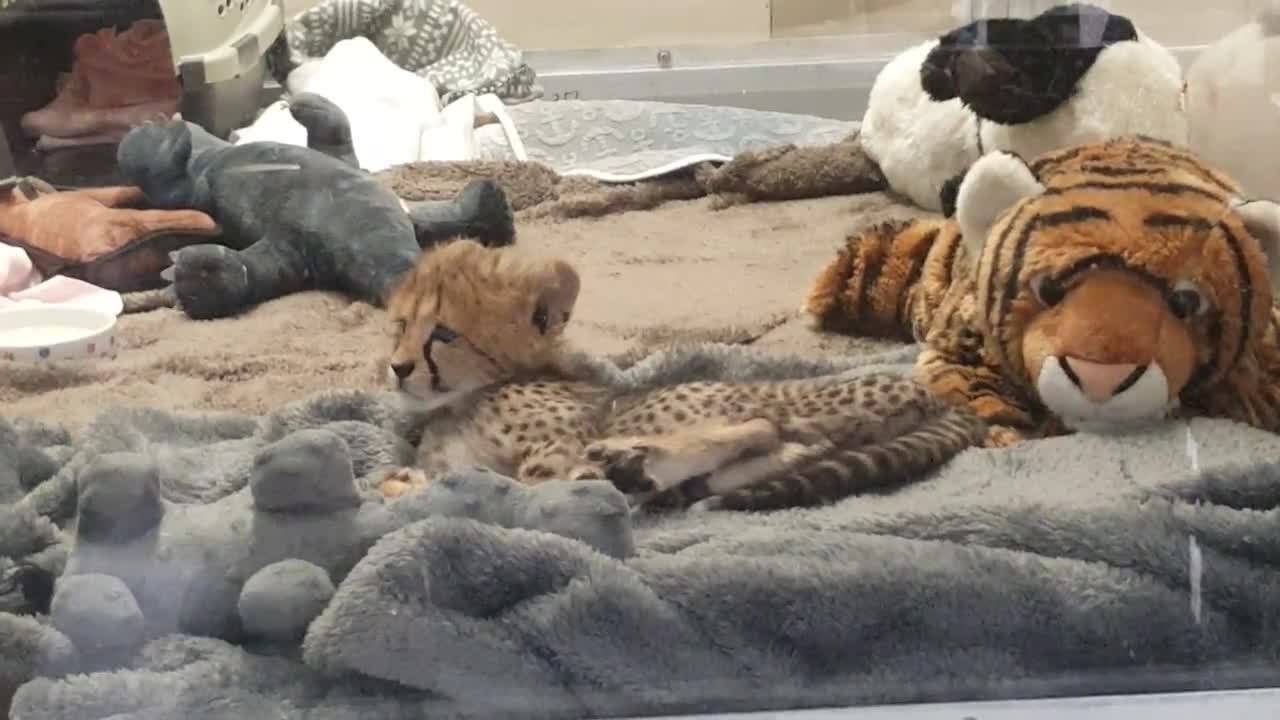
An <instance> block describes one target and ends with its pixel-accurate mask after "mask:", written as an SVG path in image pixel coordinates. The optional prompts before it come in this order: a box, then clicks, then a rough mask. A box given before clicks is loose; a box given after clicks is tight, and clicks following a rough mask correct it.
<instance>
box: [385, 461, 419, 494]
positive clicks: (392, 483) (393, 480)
mask: <svg viewBox="0 0 1280 720" xmlns="http://www.w3.org/2000/svg"><path fill="white" fill-rule="evenodd" d="M426 485H427V474H426V473H425V472H423V471H422V470H421V469H420V468H416V467H402V468H397V469H395V470H391V471H390V472H388V473H387V475H386V477H384V478H382V481H381V482H379V483H378V492H380V493H382V496H383V497H385V498H387V499H389V500H394V499H395V498H398V497H400V496H402V495H405V494H407V493H410V492H413V491H415V490H420V489H422V488H424V487H426Z"/></svg>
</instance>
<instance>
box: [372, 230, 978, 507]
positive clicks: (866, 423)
mask: <svg viewBox="0 0 1280 720" xmlns="http://www.w3.org/2000/svg"><path fill="white" fill-rule="evenodd" d="M579 287H580V280H579V277H578V274H577V272H576V271H575V270H574V269H573V267H572V266H570V265H569V264H568V263H567V262H565V261H563V260H555V259H544V260H537V259H532V258H528V257H525V256H523V255H522V251H520V250H518V249H516V248H502V249H493V248H486V247H483V246H482V245H480V244H479V243H476V242H474V241H470V240H458V241H454V242H452V243H449V244H447V245H443V246H440V247H438V248H436V249H434V250H431V251H430V252H427V253H424V254H423V256H422V258H421V259H420V260H419V262H418V264H417V266H416V267H415V268H414V269H413V270H412V271H410V272H409V273H408V274H407V275H406V276H405V278H404V279H403V280H402V281H401V284H400V286H399V287H398V288H397V289H396V290H395V291H394V292H393V293H392V295H391V297H390V298H389V301H388V309H389V313H390V316H391V318H392V324H391V325H392V333H393V336H394V342H393V350H392V353H391V357H390V360H389V364H388V370H387V377H388V380H389V382H390V383H391V385H392V387H393V388H394V389H395V390H397V391H399V392H400V393H402V394H403V396H404V397H406V398H407V399H410V400H411V401H412V402H414V403H416V404H418V405H420V406H421V407H423V408H426V407H428V406H429V410H428V411H426V412H425V413H424V414H425V416H426V418H427V419H426V424H425V427H424V430H423V439H422V442H421V444H420V445H419V447H418V462H417V467H416V468H397V469H393V470H391V471H389V472H388V473H387V474H386V475H385V478H384V479H383V480H382V482H381V484H380V489H381V491H382V492H383V494H384V495H386V496H388V497H398V496H401V495H403V494H405V493H407V492H413V491H415V490H417V489H420V488H422V487H424V486H426V485H427V484H428V483H429V482H431V480H432V479H433V478H435V477H438V476H440V475H442V474H445V473H448V472H455V471H460V470H465V469H468V468H471V467H474V466H477V465H479V466H484V467H488V468H491V469H493V470H494V471H495V472H499V473H502V474H505V475H508V476H511V477H514V478H516V479H517V480H519V481H520V482H523V483H527V484H536V483H540V482H545V481H547V480H553V479H568V480H582V481H586V480H605V481H608V482H610V483H612V484H613V485H614V486H616V487H617V488H618V489H619V490H621V491H622V492H623V493H625V494H627V495H628V497H629V498H630V499H631V500H632V503H633V504H634V505H641V506H648V507H666V508H670V507H689V506H690V505H692V504H694V503H697V507H698V508H699V509H730V510H768V509H776V508H783V507H792V506H810V505H817V504H823V503H829V502H834V501H836V500H839V499H842V498H845V497H848V496H850V495H854V494H857V493H861V492H865V491H868V490H873V489H877V488H882V487H886V486H889V487H891V486H893V485H896V484H899V483H902V482H906V481H910V480H914V479H916V478H918V477H919V476H921V475H922V474H924V473H926V472H928V471H929V470H931V469H933V468H935V467H937V466H938V465H941V464H942V463H945V462H946V461H948V460H950V459H951V457H953V456H954V455H956V454H957V453H959V452H960V451H961V450H964V449H965V448H967V447H970V446H973V445H975V444H977V443H979V442H980V441H981V440H982V438H983V437H984V434H985V430H986V428H985V425H984V424H983V423H982V421H981V420H979V419H978V418H977V416H976V415H974V414H973V413H972V412H970V411H968V410H967V409H964V408H960V407H955V406H952V405H950V404H948V403H946V402H944V401H942V400H939V399H936V398H934V397H932V396H931V395H929V394H928V392H927V391H926V390H925V389H924V388H923V387H921V386H920V385H918V384H916V383H915V382H914V381H912V380H911V379H909V378H906V377H901V376H897V375H892V374H886V373H876V374H869V375H865V376H861V377H828V378H819V379H810V380H787V381H768V382H764V381H761V382H691V383H684V384H680V385H672V386H666V387H660V388H654V389H646V390H631V391H628V390H622V389H618V388H614V387H608V386H605V385H602V384H600V383H598V382H595V381H592V380H590V379H589V378H588V377H587V375H586V374H584V373H581V372H577V371H575V370H574V369H573V368H574V363H573V362H572V361H571V358H572V357H573V356H574V353H573V352H572V349H571V348H570V347H569V346H568V344H567V342H566V340H565V338H564V330H565V327H566V325H567V324H568V322H569V318H570V317H571V316H572V313H573V310H574V305H575V303H576V301H577V299H578V291H579Z"/></svg>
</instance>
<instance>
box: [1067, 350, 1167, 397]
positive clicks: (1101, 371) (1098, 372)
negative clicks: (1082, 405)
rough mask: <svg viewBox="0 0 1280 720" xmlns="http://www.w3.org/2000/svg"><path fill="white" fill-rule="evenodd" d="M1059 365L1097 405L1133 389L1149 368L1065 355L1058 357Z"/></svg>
mask: <svg viewBox="0 0 1280 720" xmlns="http://www.w3.org/2000/svg"><path fill="white" fill-rule="evenodd" d="M1058 365H1059V366H1060V367H1061V368H1062V372H1063V373H1065V374H1066V376H1067V377H1068V378H1069V379H1070V380H1071V382H1072V383H1073V384H1075V386H1076V387H1078V388H1080V392H1081V393H1082V394H1083V395H1084V396H1085V397H1087V398H1089V399H1090V400H1092V401H1093V402H1096V403H1100V402H1106V401H1107V400H1109V399H1111V398H1113V397H1115V396H1116V395H1119V394H1120V393H1122V392H1124V391H1125V390H1128V389H1129V388H1131V387H1133V385H1134V383H1136V382H1138V380H1139V379H1140V378H1141V377H1142V374H1143V373H1145V372H1146V371H1147V367H1148V366H1146V365H1135V364H1133V363H1098V362H1093V361H1091V360H1083V359H1081V358H1073V357H1067V356H1065V355H1063V356H1059V357H1058Z"/></svg>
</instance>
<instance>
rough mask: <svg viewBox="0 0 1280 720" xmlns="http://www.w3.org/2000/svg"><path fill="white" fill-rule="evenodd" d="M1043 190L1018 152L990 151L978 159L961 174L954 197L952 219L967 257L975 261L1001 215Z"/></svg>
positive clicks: (1042, 186)
mask: <svg viewBox="0 0 1280 720" xmlns="http://www.w3.org/2000/svg"><path fill="white" fill-rule="evenodd" d="M1043 192H1044V185H1041V184H1040V181H1039V180H1037V179H1036V176H1035V175H1033V174H1031V168H1029V167H1027V164H1026V163H1025V162H1023V161H1022V158H1020V157H1018V156H1017V155H1014V154H1013V153H1007V152H992V153H987V154H986V155H983V156H982V157H981V158H979V159H978V161H977V162H975V163H974V164H973V165H972V166H971V167H970V168H969V170H968V172H966V173H965V174H964V178H963V179H962V180H961V181H960V187H959V189H958V190H957V191H956V198H955V218H956V222H958V223H959V224H960V232H961V233H962V234H963V235H964V244H965V247H966V248H967V249H968V251H969V257H970V258H971V259H972V260H974V261H976V260H977V258H978V257H980V256H981V255H982V245H983V243H985V242H986V241H987V235H988V233H990V232H991V227H992V226H993V225H995V224H996V220H998V219H999V218H1000V215H1002V214H1003V213H1004V212H1005V211H1006V210H1008V209H1009V208H1011V207H1013V206H1014V205H1015V204H1017V203H1018V201H1020V200H1022V199H1024V198H1029V197H1034V196H1036V195H1040V194H1041V193H1043Z"/></svg>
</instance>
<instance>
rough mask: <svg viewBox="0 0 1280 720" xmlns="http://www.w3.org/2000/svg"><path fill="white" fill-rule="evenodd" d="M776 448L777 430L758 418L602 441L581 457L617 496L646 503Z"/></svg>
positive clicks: (583, 476) (582, 476) (583, 475)
mask: <svg viewBox="0 0 1280 720" xmlns="http://www.w3.org/2000/svg"><path fill="white" fill-rule="evenodd" d="M780 444H781V440H780V438H779V437H778V429H777V427H775V426H774V424H773V423H772V422H770V421H768V420H765V419H762V418H758V419H755V420H748V421H746V422H743V423H733V424H728V423H709V424H705V425H700V426H695V427H691V428H687V429H681V430H679V431H677V432H673V433H671V434H669V435H646V436H629V437H618V438H607V439H605V440H602V441H600V442H597V443H593V444H591V445H588V446H587V448H586V450H585V451H584V453H583V455H584V457H585V459H586V461H587V462H588V463H589V464H590V465H594V466H596V467H598V468H599V470H600V474H601V475H603V476H604V477H605V478H607V479H608V480H609V481H610V482H612V483H613V484H614V486H615V487H617V488H618V489H619V490H621V491H622V492H623V493H625V494H627V495H633V496H634V495H639V496H645V497H651V496H653V495H656V494H658V493H661V492H663V491H665V490H670V489H672V488H675V487H677V486H678V485H680V484H681V483H683V482H684V481H686V480H689V479H690V478H694V477H698V476H700V475H706V474H708V473H712V472H715V471H716V470H718V469H720V468H722V467H724V466H725V465H729V464H730V463H734V462H737V461H739V460H742V459H744V458H747V457H752V456H756V455H763V454H765V453H768V452H771V451H773V450H774V449H775V448H777V447H778V446H779V445H780ZM590 465H588V467H590ZM587 473H589V470H580V471H579V472H578V473H577V477H578V478H579V479H586V478H587V477H590V475H589V474H587Z"/></svg>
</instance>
